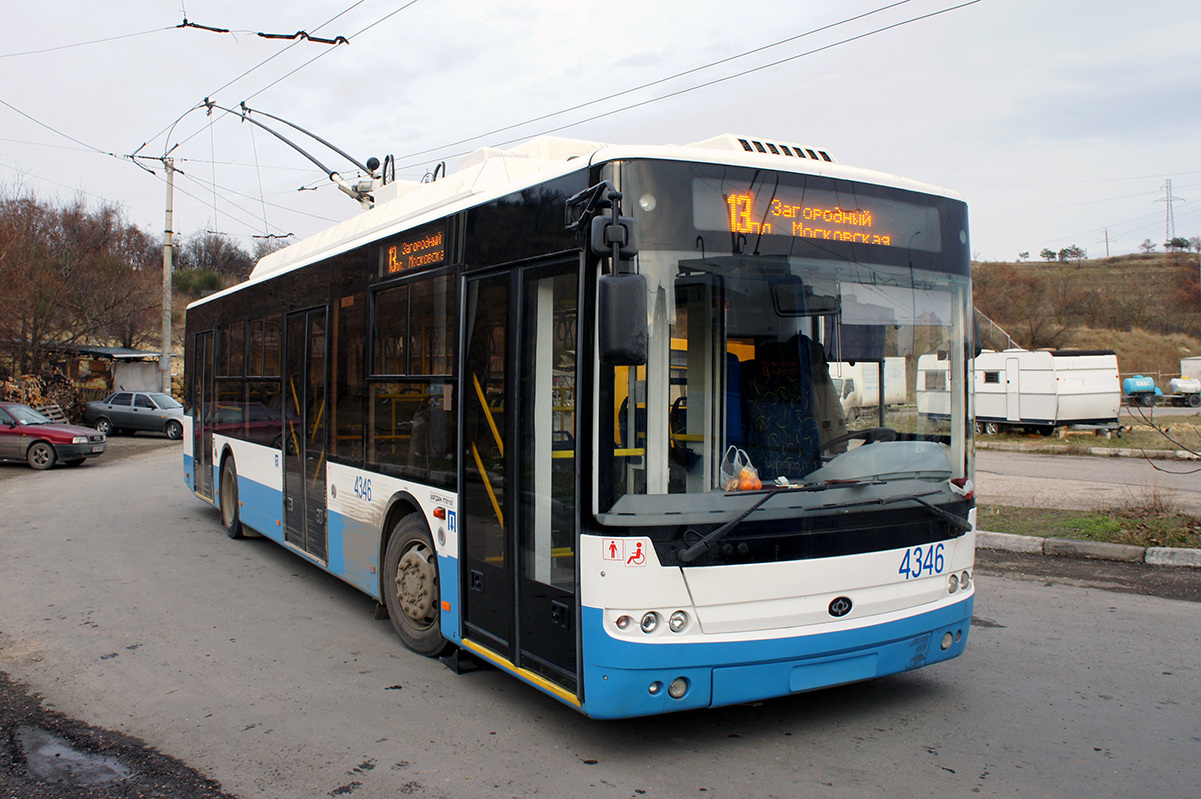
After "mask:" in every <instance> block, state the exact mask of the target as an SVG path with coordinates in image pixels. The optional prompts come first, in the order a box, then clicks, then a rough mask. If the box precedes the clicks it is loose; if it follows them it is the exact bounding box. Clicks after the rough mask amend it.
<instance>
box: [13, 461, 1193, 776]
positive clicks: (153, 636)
mask: <svg viewBox="0 0 1201 799" xmlns="http://www.w3.org/2000/svg"><path fill="white" fill-rule="evenodd" d="M118 443H121V442H120V441H118ZM127 443H130V444H131V445H132V447H131V448H133V449H148V450H149V451H148V452H147V451H142V452H141V453H140V456H139V457H133V456H131V457H121V456H120V455H118V450H123V449H125V448H124V447H115V448H114V452H113V453H111V454H114V455H115V457H113V458H111V459H108V460H104V461H100V460H98V461H96V462H95V463H92V464H86V465H84V466H81V467H78V468H77V469H55V470H53V471H51V472H45V473H38V472H32V471H29V470H24V471H20V472H17V471H13V472H12V473H9V469H8V467H4V468H0V472H3V478H2V481H0V508H4V509H5V512H4V514H3V517H2V519H3V520H2V521H0V540H3V541H4V547H5V561H4V563H3V565H2V566H0V577H2V579H0V671H4V672H7V673H8V674H10V675H12V677H13V678H14V679H15V680H17V681H19V682H21V683H24V684H26V685H28V686H29V687H30V688H31V689H32V690H33V691H36V692H38V693H40V694H42V695H43V696H45V697H46V698H47V702H48V703H49V704H51V705H52V706H53V709H54V710H56V711H58V712H60V713H62V714H63V716H64V717H65V718H70V719H78V720H80V721H81V722H83V723H85V724H87V725H92V728H100V729H103V730H109V731H112V734H113V735H117V736H131V738H132V739H138V740H142V741H145V742H147V743H148V744H150V745H151V746H153V747H156V748H157V749H159V750H160V751H161V752H163V753H165V754H167V755H171V756H173V757H175V758H178V760H179V761H180V767H181V768H184V765H183V764H186V766H188V767H192V768H194V769H196V770H197V772H198V773H197V774H195V775H194V779H198V780H203V779H205V778H209V779H212V780H215V783H216V784H219V785H220V786H221V790H223V791H225V792H226V793H228V794H232V795H237V796H241V797H271V799H292V798H293V797H296V798H297V799H300V798H302V797H303V799H309V798H310V797H320V796H359V797H383V796H397V795H412V796H428V797H485V798H486V797H517V796H520V797H527V796H538V795H542V796H599V797H631V798H632V797H688V796H696V797H726V796H731V797H774V796H778V797H789V798H790V799H791V798H792V797H797V796H810V795H817V796H823V797H861V796H864V795H875V796H906V797H908V796H945V795H967V794H973V793H975V794H978V795H981V796H1012V795H1026V796H1039V797H1061V796H1062V797H1068V796H1072V797H1075V796H1081V795H1087V796H1090V797H1110V796H1114V797H1118V796H1123V797H1124V796H1152V795H1154V796H1158V797H1185V796H1195V795H1196V786H1197V784H1199V783H1201V732H1198V730H1199V729H1201V726H1199V724H1198V719H1201V713H1199V712H1198V711H1199V707H1198V705H1199V697H1198V694H1197V691H1196V686H1197V685H1198V684H1199V682H1198V681H1199V679H1201V614H1199V613H1197V605H1196V604H1195V602H1192V601H1186V600H1187V598H1194V599H1195V598H1196V597H1197V595H1198V589H1197V586H1198V584H1199V583H1201V574H1197V573H1196V572H1194V571H1192V570H1188V571H1186V572H1178V573H1177V576H1178V577H1179V579H1181V580H1182V582H1181V583H1180V586H1179V587H1178V588H1176V589H1173V588H1171V587H1170V586H1169V587H1163V588H1160V589H1157V590H1149V589H1145V588H1140V587H1139V586H1138V585H1136V584H1135V583H1134V582H1131V580H1132V579H1133V578H1134V577H1137V576H1138V574H1145V572H1142V571H1140V572H1138V574H1136V572H1134V571H1130V572H1121V571H1119V572H1117V573H1116V574H1108V573H1107V574H1100V575H1097V574H1092V573H1090V572H1088V571H1087V570H1085V571H1083V572H1081V573H1079V574H1077V575H1074V576H1059V575H1058V574H1056V573H1054V572H1050V571H1043V572H1040V571H1039V567H1041V566H1044V565H1046V564H1047V561H1048V560H1049V559H1044V560H1041V561H1037V562H1034V563H1026V564H1023V563H1021V562H1008V563H1006V562H1003V561H1001V562H996V563H990V562H989V560H988V559H989V558H990V557H991V556H990V555H987V554H985V553H982V554H981V564H980V566H979V568H978V569H977V580H976V586H977V592H978V593H977V604H976V613H975V616H976V618H975V620H974V622H973V629H972V632H971V641H970V643H969V646H968V650H967V653H966V654H965V655H964V656H963V657H961V658H959V659H957V660H955V661H952V662H950V663H946V664H942V665H939V666H936V667H932V668H928V669H925V670H922V671H918V672H914V673H909V674H903V675H898V676H894V677H889V678H885V679H881V680H876V681H873V682H870V683H866V684H860V685H854V686H847V687H843V688H837V689H832V690H828V691H821V692H817V693H813V694H806V695H800V696H796V697H791V698H788V699H783V700H778V701H772V702H766V703H762V704H758V705H754V706H741V707H734V708H725V709H720V710H715V711H705V712H695V713H687V714H681V715H677V716H668V717H657V718H649V719H639V720H632V721H622V722H594V721H590V720H588V719H586V718H583V717H581V716H579V715H578V714H576V713H575V712H574V711H572V710H570V709H568V708H566V707H564V706H562V705H560V704H558V703H557V702H555V701H554V700H552V699H550V698H548V697H545V696H543V695H541V694H538V693H536V692H534V691H532V690H530V689H528V688H526V687H524V686H522V685H521V684H519V683H518V682H517V681H515V680H513V679H511V678H509V677H507V676H505V675H503V674H500V673H497V672H494V671H479V672H474V673H470V674H465V675H462V676H455V675H454V674H452V673H451V672H450V671H448V670H446V669H445V668H444V667H443V666H442V665H441V664H439V663H438V662H436V661H430V660H427V659H424V658H420V657H418V656H415V655H413V654H411V653H409V652H407V651H405V650H404V649H403V648H401V646H400V645H399V643H398V642H397V641H396V640H395V638H394V635H393V634H392V632H391V629H390V627H389V625H388V623H387V622H386V621H378V620H375V619H374V618H373V616H372V610H373V608H374V605H373V603H372V601H371V600H369V599H368V598H367V597H365V596H363V595H361V594H359V593H357V592H356V591H354V590H353V589H351V588H349V587H348V586H346V585H344V584H342V583H340V582H339V581H337V580H335V579H333V578H331V577H329V576H328V575H325V574H323V573H322V572H320V571H319V570H317V569H315V568H313V567H310V566H308V565H307V564H305V563H303V562H301V561H300V560H298V559H296V558H295V557H294V556H292V555H290V554H289V553H287V552H285V551H284V550H283V549H282V548H280V547H278V546H276V545H275V544H273V543H271V542H269V541H266V540H263V539H257V540H255V539H251V540H245V541H232V540H230V539H228V538H226V537H225V536H224V535H223V533H222V532H221V530H220V529H219V524H218V521H217V515H216V512H215V511H214V510H212V509H210V508H207V507H206V506H204V505H203V504H201V503H200V502H198V501H197V500H196V499H195V498H193V497H192V496H191V495H190V494H189V493H188V491H187V490H186V489H185V488H184V486H183V484H182V480H181V478H180V462H179V460H180V459H179V445H178V444H177V443H174V442H166V441H162V442H161V443H159V444H146V443H143V442H142V441H141V440H140V439H134V440H132V441H129V442H127ZM109 454H110V453H106V455H105V457H106V458H107V457H108V455H109ZM1141 568H1142V569H1143V570H1145V569H1146V567H1141ZM1124 575H1125V576H1124ZM1115 588H1120V589H1122V590H1112V589H1115ZM1148 594H1151V595H1148ZM1155 594H1158V595H1155ZM0 721H2V717H0ZM14 739H15V734H14V732H13V731H12V730H11V729H6V730H4V731H3V732H2V733H0V741H8V742H10V743H9V748H10V749H11V742H12V741H13V740H14ZM122 740H130V739H122ZM112 751H116V752H123V751H125V750H122V749H121V748H120V747H119V746H117V747H116V748H115V749H113V750H112ZM3 766H4V760H3V758H0V779H3V778H4V769H3ZM193 785H194V786H195V785H199V786H201V787H199V788H196V790H197V791H199V790H209V791H215V790H217V789H216V788H215V787H214V784H213V783H202V782H195V783H193ZM205 786H207V787H205ZM0 787H2V788H5V789H10V790H13V791H14V792H13V794H12V795H14V796H21V797H22V798H23V799H24V797H26V796H38V797H39V799H40V797H41V796H62V797H66V796H72V797H74V796H97V797H98V796H106V797H107V796H156V797H169V796H173V797H180V799H192V797H200V796H206V797H208V796H218V795H220V794H218V793H190V792H184V790H185V789H174V788H164V787H154V788H147V789H145V790H144V792H140V793H132V792H131V793H111V794H108V793H87V794H83V793H80V794H67V793H65V792H64V793H61V794H55V793H44V794H34V793H28V794H27V793H21V792H17V791H18V790H23V789H22V788H19V787H18V788H10V787H9V786H7V785H4V784H3V783H0ZM97 790H100V789H99V788H98V789H97ZM169 790H173V791H175V792H167V791H169ZM188 790H190V789H188ZM156 791H157V792H156ZM3 795H4V794H3V793H0V796H3Z"/></svg>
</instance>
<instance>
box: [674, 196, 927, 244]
mask: <svg viewBox="0 0 1201 799" xmlns="http://www.w3.org/2000/svg"><path fill="white" fill-rule="evenodd" d="M692 199H693V202H692V209H693V224H694V225H695V227H696V228H697V229H698V230H717V231H725V232H728V233H734V234H746V235H748V236H760V235H762V236H790V237H793V238H801V239H816V240H822V241H842V242H850V243H853V244H870V245H877V246H883V247H908V248H910V249H915V250H925V251H927V252H938V251H939V250H940V249H941V248H942V236H941V228H940V225H939V218H938V209H936V208H932V207H929V206H924V205H918V204H916V203H907V202H901V201H898V200H890V199H886V198H882V197H867V196H863V195H860V194H857V193H854V192H850V191H845V192H843V191H830V190H826V189H812V188H805V187H802V186H787V185H771V184H759V185H755V186H751V185H748V184H745V183H743V184H738V183H732V182H730V181H725V180H717V179H712V178H695V179H694V180H693V183H692Z"/></svg>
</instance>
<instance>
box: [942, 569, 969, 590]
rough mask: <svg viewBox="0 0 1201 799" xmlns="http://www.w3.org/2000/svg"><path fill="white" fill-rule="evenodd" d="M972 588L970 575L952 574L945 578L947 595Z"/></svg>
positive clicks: (965, 572) (965, 573)
mask: <svg viewBox="0 0 1201 799" xmlns="http://www.w3.org/2000/svg"><path fill="white" fill-rule="evenodd" d="M971 586H972V573H971V572H969V571H963V572H961V573H959V574H952V575H951V576H950V577H948V578H947V593H948V594H953V593H955V592H956V591H966V590H967V589H969V588H971Z"/></svg>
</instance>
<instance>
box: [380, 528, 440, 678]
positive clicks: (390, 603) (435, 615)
mask: <svg viewBox="0 0 1201 799" xmlns="http://www.w3.org/2000/svg"><path fill="white" fill-rule="evenodd" d="M383 578H384V579H383V585H382V588H383V594H384V604H385V605H386V606H387V608H388V616H389V618H391V620H392V627H393V629H395V630H396V634H397V635H399V636H400V640H401V641H403V642H404V645H405V646H407V647H408V648H409V649H412V650H413V651H414V652H417V653H418V654H421V655H425V656H427V657H433V656H435V655H439V654H441V653H442V652H443V651H444V650H445V649H446V648H447V643H446V639H444V638H443V637H442V622H441V607H440V605H441V599H442V594H441V591H440V589H439V587H438V558H437V553H436V552H435V550H434V542H433V539H432V538H430V531H429V528H428V527H427V526H426V524H425V522H424V521H422V519H421V517H420V516H419V515H417V514H415V513H414V514H409V515H408V516H405V517H404V518H403V519H401V520H400V521H399V522H397V523H396V526H395V527H394V528H392V536H391V537H390V538H389V539H388V548H387V551H386V552H385V553H384V574H383Z"/></svg>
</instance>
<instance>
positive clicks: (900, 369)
mask: <svg viewBox="0 0 1201 799" xmlns="http://www.w3.org/2000/svg"><path fill="white" fill-rule="evenodd" d="M881 375H883V377H884V380H883V383H881V380H880V377H881ZM830 379H831V380H832V381H833V383H834V387H835V389H837V390H838V397H839V402H840V403H842V410H843V413H844V414H845V415H846V418H847V422H855V421H858V420H859V418H860V417H862V416H865V415H866V414H865V413H864V410H865V409H867V408H879V407H880V400H881V395H882V396H883V400H884V405H885V407H887V406H889V405H904V404H905V399H906V388H905V359H904V358H903V357H901V356H890V357H887V358H885V359H884V362H883V363H881V362H879V361H855V362H854V363H844V362H840V361H834V362H833V363H831V364H830ZM881 385H883V387H884V391H883V393H882V394H881V391H880V387H881Z"/></svg>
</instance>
